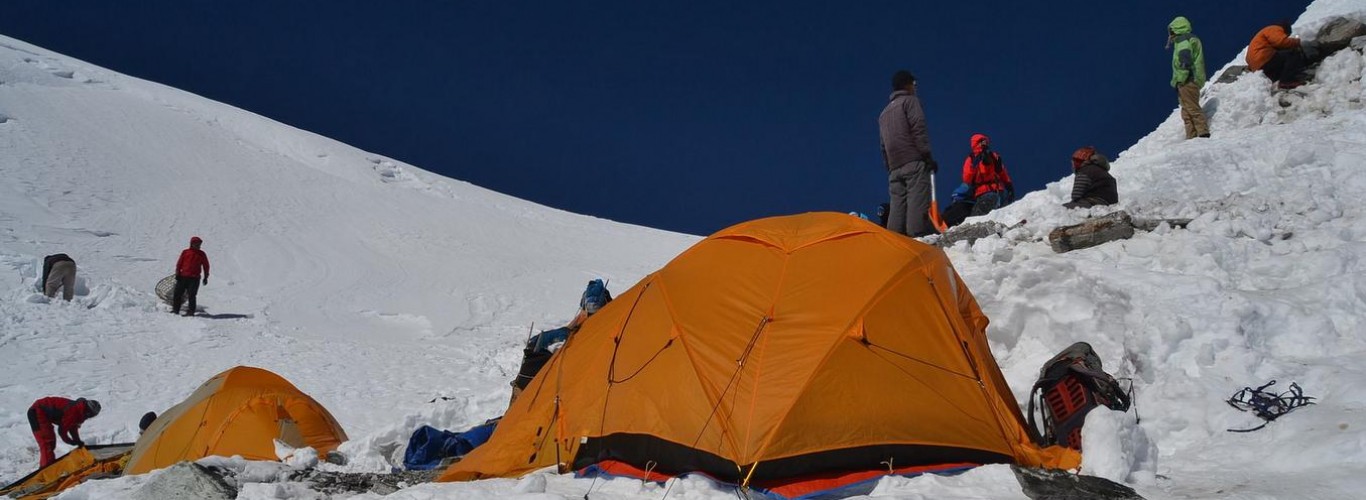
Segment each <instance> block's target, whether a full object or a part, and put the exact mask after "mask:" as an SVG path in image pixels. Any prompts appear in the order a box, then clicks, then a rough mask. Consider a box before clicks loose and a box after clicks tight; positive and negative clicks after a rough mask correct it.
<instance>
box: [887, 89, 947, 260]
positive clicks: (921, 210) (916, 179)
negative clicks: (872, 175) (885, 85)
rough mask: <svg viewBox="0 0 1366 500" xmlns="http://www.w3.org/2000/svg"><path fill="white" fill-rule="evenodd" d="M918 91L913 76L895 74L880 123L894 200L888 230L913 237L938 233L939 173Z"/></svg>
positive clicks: (889, 212) (890, 187) (889, 211)
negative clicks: (935, 176)
mask: <svg viewBox="0 0 1366 500" xmlns="http://www.w3.org/2000/svg"><path fill="white" fill-rule="evenodd" d="M915 89H916V82H915V76H914V75H912V74H911V72H909V71H906V70H900V71H897V72H896V73H895V74H893V75H892V95H891V97H890V98H889V101H890V102H888V103H887V107H885V108H883V110H882V114H881V115H879V116H878V119H877V124H878V132H879V135H880V136H881V139H882V163H883V166H884V167H886V169H887V192H888V195H890V197H891V203H890V209H889V210H888V212H887V229H890V230H892V231H895V232H898V233H901V234H904V235H907V236H912V237H915V236H925V235H929V234H934V233H935V230H934V226H933V225H932V224H931V223H930V190H931V189H933V186H930V174H931V173H932V172H935V171H937V170H938V169H939V165H938V164H936V163H935V162H934V157H933V155H931V152H930V133H929V129H928V128H926V126H925V111H924V110H923V109H921V107H920V99H919V98H917V97H916V95H915Z"/></svg>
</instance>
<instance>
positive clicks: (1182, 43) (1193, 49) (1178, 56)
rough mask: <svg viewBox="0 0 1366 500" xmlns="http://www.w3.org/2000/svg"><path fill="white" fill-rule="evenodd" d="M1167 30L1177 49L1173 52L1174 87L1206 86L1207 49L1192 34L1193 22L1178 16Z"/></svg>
mask: <svg viewBox="0 0 1366 500" xmlns="http://www.w3.org/2000/svg"><path fill="white" fill-rule="evenodd" d="M1167 30H1168V33H1171V37H1172V38H1171V40H1172V43H1173V44H1174V46H1175V49H1176V50H1173V51H1172V87H1173V88H1175V87H1176V86H1178V85H1181V84H1184V83H1186V82H1195V84H1196V85H1200V86H1203V85H1205V49H1204V47H1202V46H1201V45H1200V38H1198V37H1196V36H1195V35H1192V34H1191V22H1190V21H1188V20H1186V18H1184V17H1181V16H1177V18H1176V19H1173V20H1172V23H1171V24H1169V25H1167Z"/></svg>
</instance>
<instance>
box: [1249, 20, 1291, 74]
mask: <svg viewBox="0 0 1366 500" xmlns="http://www.w3.org/2000/svg"><path fill="white" fill-rule="evenodd" d="M1299 46H1300V39H1298V38H1293V37H1291V36H1290V35H1289V34H1287V33H1286V32H1285V28H1282V27H1280V26H1277V25H1275V24H1273V25H1271V26H1267V27H1265V28H1262V30H1261V31H1258V32H1257V34H1256V35H1255V36H1253V37H1252V43H1249V44H1247V69H1250V70H1252V71H1258V70H1261V69H1262V66H1266V63H1267V62H1268V61H1270V60H1271V58H1272V56H1275V55H1276V51H1278V50H1288V49H1294V48H1298V47H1299Z"/></svg>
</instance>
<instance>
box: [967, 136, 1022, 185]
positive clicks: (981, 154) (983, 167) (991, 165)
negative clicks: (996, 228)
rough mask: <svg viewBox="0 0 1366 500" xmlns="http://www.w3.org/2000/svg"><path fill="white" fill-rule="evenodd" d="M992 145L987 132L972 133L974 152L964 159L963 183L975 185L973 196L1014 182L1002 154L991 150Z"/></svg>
mask: <svg viewBox="0 0 1366 500" xmlns="http://www.w3.org/2000/svg"><path fill="white" fill-rule="evenodd" d="M990 145H991V139H990V138H988V137H987V136H986V135H985V134H972V154H970V155H968V157H967V158H966V159H964V160H963V183H964V184H967V185H969V186H972V187H973V189H972V197H973V198H976V197H978V196H982V195H983V194H986V193H990V192H993V191H1003V190H1005V189H1006V185H1007V184H1013V183H1012V182H1011V181H1010V173H1008V172H1006V164H1005V162H1004V161H1001V155H999V154H996V152H995V151H991V150H990Z"/></svg>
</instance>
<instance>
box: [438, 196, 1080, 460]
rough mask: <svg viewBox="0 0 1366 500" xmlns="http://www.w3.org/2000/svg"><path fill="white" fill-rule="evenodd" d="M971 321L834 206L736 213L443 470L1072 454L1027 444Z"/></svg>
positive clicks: (962, 300)
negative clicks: (762, 215) (741, 219)
mask: <svg viewBox="0 0 1366 500" xmlns="http://www.w3.org/2000/svg"><path fill="white" fill-rule="evenodd" d="M986 327H987V318H986V316H985V315H983V314H982V311H981V310H980V309H979V308H978V306H977V302H976V300H975V299H973V297H972V293H971V292H969V291H968V289H967V286H966V285H964V283H963V282H962V281H961V279H960V278H959V277H958V274H957V272H955V271H954V269H953V267H952V266H951V265H950V263H949V260H948V258H947V257H946V256H945V255H944V253H943V252H942V251H940V250H939V249H937V248H935V247H932V246H929V245H925V244H923V243H920V242H918V241H915V240H912V239H910V238H907V237H905V236H901V235H898V234H894V233H892V232H889V231H887V230H884V229H882V228H880V227H878V226H876V225H874V224H871V223H869V222H867V221H864V220H861V219H859V218H856V217H851V216H848V215H844V214H836V213H810V214H803V215H796V216H787V217H774V218H768V219H762V220H757V221H752V222H747V223H743V224H739V225H736V226H733V227H730V228H727V229H725V230H722V231H721V232H719V233H716V234H714V235H712V236H711V237H709V238H707V239H705V240H703V241H701V242H699V243H697V244H696V245H694V246H693V247H692V248H689V249H688V250H686V251H684V252H683V253H682V254H680V255H679V256H678V257H676V258H675V259H674V260H673V261H671V262H670V263H669V264H668V265H667V266H665V267H664V268H663V269H661V270H659V271H657V272H655V273H654V274H651V275H649V276H646V277H645V278H644V279H642V280H641V281H640V282H639V283H637V284H636V285H635V286H634V287H632V288H631V289H629V290H627V291H626V292H624V293H622V294H621V295H620V296H618V297H617V298H616V300H614V301H612V303H611V304H608V305H607V306H606V307H604V308H603V309H602V310H601V311H599V312H598V313H597V314H596V315H594V316H593V317H592V318H591V319H589V320H588V321H587V322H586V323H585V324H584V325H583V327H582V329H580V330H579V331H578V332H577V333H576V334H575V335H574V336H573V337H571V338H570V340H569V341H568V343H567V344H566V345H565V346H564V347H563V348H561V349H560V350H559V351H558V352H557V353H556V354H555V356H554V358H552V359H551V360H550V361H549V362H548V363H547V364H546V366H545V368H543V369H542V370H541V372H540V374H539V375H538V376H537V377H536V378H535V379H534V380H533V381H532V382H531V383H530V385H529V386H528V387H527V388H526V390H525V391H524V392H523V393H522V395H521V397H519V398H517V401H516V402H515V403H514V404H513V405H512V407H511V408H509V409H508V411H507V413H506V415H505V416H504V418H503V420H502V423H500V424H499V426H498V429H497V430H496V431H495V432H494V434H493V436H492V439H491V440H490V441H489V442H488V443H487V444H485V445H484V446H482V447H480V448H477V449H475V450H474V451H473V452H472V453H470V454H469V455H467V456H466V457H465V458H464V460H462V461H460V462H458V463H456V464H453V465H452V466H451V467H450V468H449V469H447V471H446V472H445V473H444V474H443V475H442V476H441V478H440V480H443V481H453V480H470V479H479V478H488V477H515V476H519V475H521V474H524V473H527V472H529V471H533V470H536V469H539V468H542V467H547V466H558V468H559V470H560V471H562V472H565V471H569V470H573V469H580V468H584V467H587V466H591V465H597V464H604V463H624V464H627V465H629V466H630V467H634V468H635V469H638V470H643V471H651V470H653V471H655V472H656V473H657V474H659V473H662V474H678V473H687V472H705V473H707V474H709V475H711V476H713V477H716V478H718V479H721V480H725V481H734V482H737V483H743V484H750V482H751V481H753V482H754V483H756V484H757V483H758V482H772V481H779V480H785V478H802V477H812V476H814V475H819V474H827V473H831V472H841V471H877V470H882V471H886V470H888V469H889V468H892V467H910V466H936V465H944V464H985V463H1018V464H1022V465H1027V466H1053V467H1067V468H1070V467H1075V466H1076V465H1078V463H1079V462H1080V457H1079V456H1078V455H1077V454H1076V453H1074V452H1072V451H1070V450H1064V449H1060V448H1057V447H1053V448H1049V449H1041V448H1039V447H1038V446H1036V445H1035V444H1034V442H1033V441H1032V439H1031V437H1032V432H1031V431H1030V430H1028V429H1027V427H1026V425H1027V424H1025V421H1024V418H1023V417H1022V415H1021V413H1020V408H1019V405H1018V404H1017V403H1016V400H1015V397H1014V396H1013V395H1012V394H1011V391H1010V388H1009V387H1008V386H1007V385H1006V382H1005V378H1004V377H1003V376H1002V374H1001V372H1000V369H999V368H998V367H997V365H996V361H995V359H994V358H993V357H992V354H991V350H990V349H989V348H988V346H987V338H986ZM656 477H658V476H656Z"/></svg>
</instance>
